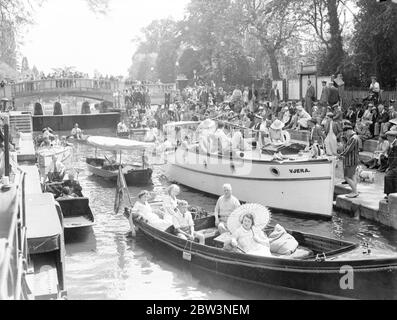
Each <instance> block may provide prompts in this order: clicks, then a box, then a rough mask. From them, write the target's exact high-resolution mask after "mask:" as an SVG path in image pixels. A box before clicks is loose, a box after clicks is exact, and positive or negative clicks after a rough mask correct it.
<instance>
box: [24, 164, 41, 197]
mask: <svg viewBox="0 0 397 320" xmlns="http://www.w3.org/2000/svg"><path fill="white" fill-rule="evenodd" d="M20 169H21V170H22V171H24V172H26V179H25V194H26V195H32V194H41V193H42V190H41V182H40V181H41V179H40V173H39V169H38V168H37V167H36V166H20Z"/></svg>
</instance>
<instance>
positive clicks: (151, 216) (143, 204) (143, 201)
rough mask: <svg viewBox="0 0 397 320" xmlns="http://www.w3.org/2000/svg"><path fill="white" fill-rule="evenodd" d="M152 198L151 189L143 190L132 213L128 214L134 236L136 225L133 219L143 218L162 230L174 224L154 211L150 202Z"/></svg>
mask: <svg viewBox="0 0 397 320" xmlns="http://www.w3.org/2000/svg"><path fill="white" fill-rule="evenodd" d="M149 198H150V193H149V191H142V192H141V193H140V194H139V195H138V199H139V200H138V201H137V202H136V203H135V205H134V207H133V208H132V210H131V214H128V221H129V223H130V232H131V233H132V235H133V236H135V225H134V222H133V219H136V220H140V219H143V220H144V221H146V222H147V223H148V224H149V225H151V226H152V227H154V228H156V229H159V230H161V231H166V230H167V229H168V228H169V227H171V226H172V223H169V222H167V221H166V220H163V219H162V218H161V217H160V215H161V214H160V212H159V213H155V212H153V209H152V207H151V206H150V204H149V203H148V200H149Z"/></svg>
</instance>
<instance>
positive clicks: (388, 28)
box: [352, 0, 397, 87]
mask: <svg viewBox="0 0 397 320" xmlns="http://www.w3.org/2000/svg"><path fill="white" fill-rule="evenodd" d="M358 7H359V9H360V11H359V13H358V15H357V19H356V24H355V29H356V32H355V37H354V38H353V47H354V55H353V57H352V64H353V66H354V70H355V72H356V73H357V74H359V76H360V79H359V80H360V82H361V85H365V86H367V85H368V82H369V78H370V76H371V75H376V76H377V77H378V80H379V81H380V83H381V84H382V86H386V87H395V86H396V79H397V60H396V56H397V5H395V4H393V3H390V2H385V3H377V2H375V1H371V0H361V1H360V2H358Z"/></svg>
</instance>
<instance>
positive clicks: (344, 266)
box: [136, 217, 397, 299]
mask: <svg viewBox="0 0 397 320" xmlns="http://www.w3.org/2000/svg"><path fill="white" fill-rule="evenodd" d="M136 224H137V226H138V227H139V230H140V234H142V235H143V237H144V238H145V239H147V240H148V241H150V243H151V245H152V246H156V247H157V246H158V247H160V248H161V249H164V250H167V252H168V254H169V255H171V254H172V255H173V256H175V257H176V258H177V259H179V260H181V261H184V263H185V264H188V265H193V266H195V267H198V268H200V269H203V270H205V271H206V272H212V273H215V274H221V275H223V276H226V277H230V278H234V279H239V280H243V281H247V282H250V283H254V284H258V285H267V286H275V287H278V288H285V289H288V290H293V291H298V292H304V293H309V294H315V295H318V296H325V297H329V298H339V299H340V298H347V299H395V298H397V257H392V258H384V259H375V258H372V257H371V256H364V255H363V256H362V259H361V258H359V259H355V260H351V259H348V258H343V256H345V255H347V253H350V252H353V251H355V249H357V248H358V245H356V244H353V243H350V242H345V241H341V240H334V239H330V238H325V237H321V236H316V235H311V234H305V233H301V232H296V231H289V232H290V233H291V234H292V235H293V236H294V237H295V238H296V239H297V240H298V242H299V244H300V246H302V247H305V248H307V249H309V251H310V252H312V254H311V255H309V256H306V257H304V258H301V259H291V258H286V257H270V258H269V257H258V256H251V255H246V254H243V253H235V252H230V251H226V250H224V249H223V248H221V247H220V246H219V244H217V243H216V241H214V239H215V237H211V238H208V239H207V240H206V245H205V246H204V245H200V244H198V243H192V242H189V243H187V242H186V241H185V240H183V239H179V238H178V237H175V236H174V235H173V234H169V233H166V232H162V231H159V230H157V229H155V228H153V227H151V226H150V225H148V224H146V223H144V222H142V221H140V222H136ZM195 225H196V231H200V230H206V229H209V228H213V227H215V218H214V217H208V218H204V219H200V220H196V221H195ZM341 256H342V257H341ZM349 272H352V273H349ZM347 275H349V276H352V278H351V277H349V281H350V282H348V284H350V285H352V286H353V289H344V288H346V286H344V284H345V283H346V281H347V280H346V278H344V277H346V276H347Z"/></svg>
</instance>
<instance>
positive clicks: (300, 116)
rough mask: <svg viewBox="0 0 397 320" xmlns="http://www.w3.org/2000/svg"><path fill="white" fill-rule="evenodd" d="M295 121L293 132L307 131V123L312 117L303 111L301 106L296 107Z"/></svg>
mask: <svg viewBox="0 0 397 320" xmlns="http://www.w3.org/2000/svg"><path fill="white" fill-rule="evenodd" d="M296 116H297V117H296V119H295V124H294V127H293V129H295V130H307V129H308V128H309V124H308V123H307V122H308V120H310V119H311V118H312V117H311V116H310V114H309V113H307V111H306V110H305V109H303V107H302V105H298V106H297V107H296Z"/></svg>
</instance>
